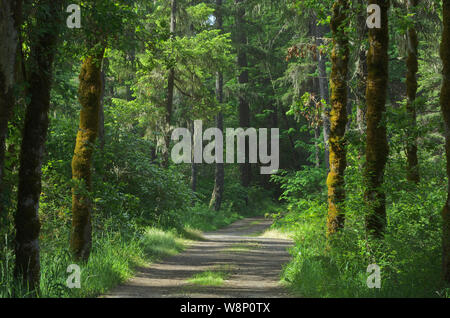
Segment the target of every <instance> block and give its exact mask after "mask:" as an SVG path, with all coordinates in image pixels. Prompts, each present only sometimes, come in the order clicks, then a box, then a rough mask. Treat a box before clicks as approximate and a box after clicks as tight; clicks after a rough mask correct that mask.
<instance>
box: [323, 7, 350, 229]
mask: <svg viewBox="0 0 450 318" xmlns="http://www.w3.org/2000/svg"><path fill="white" fill-rule="evenodd" d="M349 7H350V6H349V3H348V1H347V0H336V1H335V2H334V5H333V14H332V18H331V30H332V32H333V51H332V53H331V62H332V68H331V79H330V85H331V116H330V123H331V126H330V128H331V129H330V172H329V174H328V178H327V186H328V219H327V235H328V236H330V235H333V234H334V233H336V232H337V231H338V230H339V229H341V228H343V227H344V220H345V210H344V204H345V181H344V172H345V168H346V167H347V158H346V156H347V153H346V148H345V140H344V135H345V130H346V125H347V94H348V87H347V77H348V76H347V75H348V60H349V57H348V55H349V47H348V38H347V34H346V33H345V30H344V27H345V26H346V23H345V22H346V17H347V13H348V11H349Z"/></svg>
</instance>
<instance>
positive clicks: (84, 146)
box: [70, 49, 104, 260]
mask: <svg viewBox="0 0 450 318" xmlns="http://www.w3.org/2000/svg"><path fill="white" fill-rule="evenodd" d="M103 54H104V49H103V50H101V52H100V53H99V54H97V55H91V56H88V57H86V58H85V60H84V61H83V64H82V66H81V72H80V76H79V79H80V85H79V88H78V100H79V102H80V104H81V111H80V125H79V129H78V133H77V139H76V144H75V151H74V155H73V159H72V179H73V181H74V186H73V188H72V235H71V240H70V247H71V250H72V253H73V254H74V256H75V257H76V258H77V259H79V260H87V259H88V258H89V254H90V251H91V245H92V238H91V236H92V226H91V213H92V202H91V200H90V198H89V192H90V191H91V161H92V153H93V146H94V143H95V139H96V138H97V132H98V125H99V109H100V98H101V93H102V81H101V63H102V59H103Z"/></svg>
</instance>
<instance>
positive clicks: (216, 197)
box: [209, 0, 225, 211]
mask: <svg viewBox="0 0 450 318" xmlns="http://www.w3.org/2000/svg"><path fill="white" fill-rule="evenodd" d="M216 28H217V29H219V30H220V31H221V32H222V31H223V18H222V0H216ZM216 99H217V102H218V103H219V104H220V106H221V105H222V103H223V74H222V72H220V71H219V72H217V75H216ZM216 128H218V129H220V130H221V131H223V113H222V111H219V113H218V114H217V116H216ZM224 183H225V170H224V164H223V162H216V166H215V172H214V190H213V192H212V195H211V201H210V202H209V207H210V208H213V209H214V211H219V210H220V206H221V205H222V196H223V190H224Z"/></svg>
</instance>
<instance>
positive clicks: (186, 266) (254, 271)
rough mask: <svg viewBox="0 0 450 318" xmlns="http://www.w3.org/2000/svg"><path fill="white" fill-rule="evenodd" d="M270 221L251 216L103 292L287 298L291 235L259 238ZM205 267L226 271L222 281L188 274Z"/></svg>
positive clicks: (139, 295)
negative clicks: (200, 280)
mask: <svg viewBox="0 0 450 318" xmlns="http://www.w3.org/2000/svg"><path fill="white" fill-rule="evenodd" d="M270 224H271V220H267V219H264V218H262V217H257V218H247V219H243V220H240V221H237V222H235V223H233V224H232V225H230V226H228V227H226V228H223V229H221V230H218V231H215V232H209V233H205V234H204V237H205V239H206V240H205V241H200V242H195V243H194V244H192V245H191V246H190V247H189V248H188V249H186V250H185V251H184V252H182V253H180V254H178V255H176V256H172V257H169V258H167V259H165V260H163V261H161V262H160V263H155V264H151V265H150V266H149V267H148V268H140V269H138V271H137V273H136V276H135V277H134V278H132V279H130V280H129V281H127V282H126V283H125V284H123V285H120V286H118V287H116V288H115V289H113V290H111V291H110V292H109V294H107V295H105V296H103V297H194V298H195V297H227V298H228V297H249V298H256V297H262V298H266V297H289V294H288V293H287V290H286V289H285V288H284V287H283V286H281V285H280V284H279V278H280V272H281V269H282V265H283V264H285V263H287V262H288V261H289V253H288V251H287V249H288V248H289V247H290V246H291V245H292V242H291V241H290V240H287V239H278V238H277V239H274V238H265V237H258V235H259V234H260V233H262V232H263V231H264V230H265V229H267V228H268V227H269V226H270ZM205 272H212V273H216V272H219V273H222V274H224V275H225V277H224V280H223V282H222V284H220V285H219V286H202V285H198V284H196V283H192V281H189V279H191V278H193V277H194V275H196V274H197V275H198V274H201V273H205Z"/></svg>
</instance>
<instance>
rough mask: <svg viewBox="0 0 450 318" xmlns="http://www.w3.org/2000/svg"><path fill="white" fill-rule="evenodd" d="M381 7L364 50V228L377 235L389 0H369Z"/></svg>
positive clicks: (381, 219) (381, 216)
mask: <svg viewBox="0 0 450 318" xmlns="http://www.w3.org/2000/svg"><path fill="white" fill-rule="evenodd" d="M368 2H369V4H377V5H379V6H380V8H381V28H373V29H369V52H368V54H367V72H368V75H367V87H366V103H367V113H366V121H367V139H366V169H365V177H366V191H365V195H364V196H365V201H366V230H367V232H368V233H369V234H371V235H373V236H375V237H381V236H382V235H383V231H384V228H385V225H386V204H385V201H386V196H385V193H384V191H383V189H382V188H381V187H382V185H383V179H384V169H385V166H386V161H387V157H388V153H389V148H388V143H387V138H386V123H385V122H384V117H385V112H386V94H387V84H388V45H389V30H388V10H389V5H390V2H389V0H369V1H368Z"/></svg>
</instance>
